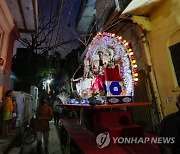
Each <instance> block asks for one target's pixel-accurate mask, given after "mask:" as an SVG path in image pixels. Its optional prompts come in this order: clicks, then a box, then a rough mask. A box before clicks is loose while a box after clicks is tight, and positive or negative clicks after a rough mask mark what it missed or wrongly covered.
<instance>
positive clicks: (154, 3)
mask: <svg viewBox="0 0 180 154" xmlns="http://www.w3.org/2000/svg"><path fill="white" fill-rule="evenodd" d="M161 2H163V0H132V1H131V3H129V5H128V6H127V7H126V9H125V10H124V11H123V12H122V14H133V15H148V14H150V12H151V11H152V9H154V8H156V7H158V6H159V5H160V3H161Z"/></svg>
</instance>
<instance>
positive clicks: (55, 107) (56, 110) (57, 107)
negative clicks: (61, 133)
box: [53, 96, 62, 126]
mask: <svg viewBox="0 0 180 154" xmlns="http://www.w3.org/2000/svg"><path fill="white" fill-rule="evenodd" d="M61 104H62V102H61V100H60V99H59V97H58V96H56V101H55V102H54V104H53V114H54V125H56V126H58V125H59V118H60V106H61Z"/></svg>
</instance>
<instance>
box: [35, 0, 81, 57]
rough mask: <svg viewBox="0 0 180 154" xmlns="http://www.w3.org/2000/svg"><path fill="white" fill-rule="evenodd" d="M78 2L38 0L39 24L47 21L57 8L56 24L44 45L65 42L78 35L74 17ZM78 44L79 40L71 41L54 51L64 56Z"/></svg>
mask: <svg viewBox="0 0 180 154" xmlns="http://www.w3.org/2000/svg"><path fill="white" fill-rule="evenodd" d="M80 4H81V0H52V1H50V0H38V6H39V18H40V21H39V24H40V26H42V25H43V24H45V23H47V22H48V21H49V20H50V19H51V18H52V17H53V15H55V11H56V10H57V9H58V11H59V12H58V13H59V14H58V17H57V26H56V27H55V28H54V29H53V31H52V33H51V34H50V35H49V38H48V42H46V43H45V44H44V45H47V44H53V43H57V42H66V41H69V40H72V39H74V38H75V37H77V36H79V35H80V34H78V32H76V18H77V15H78V11H79V7H80ZM61 8H62V9H61ZM42 17H43V20H42ZM78 46H79V42H77V40H76V41H71V42H70V43H68V44H64V45H61V46H60V47H58V48H57V50H56V51H58V52H60V53H61V54H62V57H64V56H66V55H67V54H68V53H69V52H71V51H72V49H75V48H77V47H78ZM51 52H52V51H51Z"/></svg>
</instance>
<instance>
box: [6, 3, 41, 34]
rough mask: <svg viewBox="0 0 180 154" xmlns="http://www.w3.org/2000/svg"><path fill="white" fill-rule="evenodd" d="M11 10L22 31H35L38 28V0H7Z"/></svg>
mask: <svg viewBox="0 0 180 154" xmlns="http://www.w3.org/2000/svg"><path fill="white" fill-rule="evenodd" d="M7 3H8V6H9V10H10V12H11V15H12V17H13V19H14V21H15V22H16V24H17V27H18V29H19V31H20V32H22V33H23V32H24V33H34V32H37V29H38V9H37V0H7Z"/></svg>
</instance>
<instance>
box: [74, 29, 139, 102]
mask: <svg viewBox="0 0 180 154" xmlns="http://www.w3.org/2000/svg"><path fill="white" fill-rule="evenodd" d="M72 81H74V82H76V90H77V93H78V94H79V96H80V97H81V98H82V102H81V103H89V100H91V98H92V97H95V98H96V99H97V100H98V101H99V104H104V103H109V104H119V103H132V102H133V95H134V86H135V85H137V82H138V73H137V64H136V59H135V56H134V52H133V50H132V48H131V46H130V44H129V43H128V42H127V41H126V40H125V39H123V38H122V37H121V36H116V35H115V34H112V33H107V32H103V33H98V34H97V35H96V36H95V37H94V38H93V40H92V41H91V43H90V44H89V46H88V47H87V49H86V56H85V58H84V74H83V77H81V78H78V79H73V80H72ZM71 103H72V104H75V103H78V102H77V101H75V100H71Z"/></svg>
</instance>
